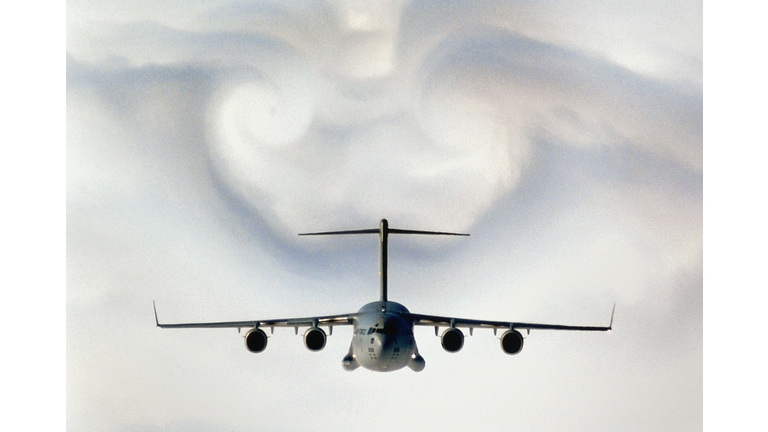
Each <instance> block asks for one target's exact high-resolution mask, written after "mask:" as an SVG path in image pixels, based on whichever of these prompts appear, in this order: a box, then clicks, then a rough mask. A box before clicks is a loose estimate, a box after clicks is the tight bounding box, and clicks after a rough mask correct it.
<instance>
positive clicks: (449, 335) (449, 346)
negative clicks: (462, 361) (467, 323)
mask: <svg viewBox="0 0 768 432" xmlns="http://www.w3.org/2000/svg"><path fill="white" fill-rule="evenodd" d="M440 343H441V344H442V345H443V349H445V350H446V351H448V352H452V353H455V352H459V351H460V350H461V348H462V347H463V346H464V333H462V332H461V330H459V329H457V328H454V327H451V328H448V329H446V330H445V331H444V332H443V335H442V336H440Z"/></svg>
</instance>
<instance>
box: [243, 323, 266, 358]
mask: <svg viewBox="0 0 768 432" xmlns="http://www.w3.org/2000/svg"><path fill="white" fill-rule="evenodd" d="M245 347H246V348H247V349H248V351H250V352H252V353H255V354H258V353H260V352H262V351H264V350H265V349H266V348H267V334H266V333H264V330H261V329H258V328H252V329H250V330H248V333H246V334H245Z"/></svg>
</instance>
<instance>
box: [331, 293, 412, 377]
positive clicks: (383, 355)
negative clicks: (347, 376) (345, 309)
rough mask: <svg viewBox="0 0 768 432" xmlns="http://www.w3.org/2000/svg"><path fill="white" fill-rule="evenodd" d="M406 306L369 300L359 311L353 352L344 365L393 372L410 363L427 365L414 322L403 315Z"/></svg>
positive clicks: (345, 359) (346, 367) (350, 349)
mask: <svg viewBox="0 0 768 432" xmlns="http://www.w3.org/2000/svg"><path fill="white" fill-rule="evenodd" d="M407 313H408V309H406V308H405V306H403V305H401V304H399V303H395V302H390V301H377V302H372V303H368V304H367V305H365V306H363V307H362V308H360V310H359V311H358V312H357V314H356V315H357V318H356V319H355V321H354V323H353V326H354V327H353V328H354V333H353V336H352V343H351V344H350V347H349V353H348V354H347V355H346V356H345V357H344V360H343V361H342V366H343V367H344V369H346V370H350V371H351V370H354V369H357V368H358V367H359V366H362V367H364V368H365V369H369V370H372V371H376V372H390V371H395V370H398V369H402V368H404V367H406V366H408V367H410V368H411V369H413V370H414V371H420V370H422V369H424V359H423V358H422V357H421V356H420V355H419V350H418V348H417V347H416V340H415V339H414V337H413V323H411V322H408V321H407V320H405V319H404V318H403V316H402V314H407Z"/></svg>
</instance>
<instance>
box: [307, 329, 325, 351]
mask: <svg viewBox="0 0 768 432" xmlns="http://www.w3.org/2000/svg"><path fill="white" fill-rule="evenodd" d="M326 339H327V337H326V336H325V331H323V329H321V328H318V327H310V328H308V329H307V331H306V332H305V333H304V346H305V347H307V349H308V350H310V351H320V350H321V349H323V348H325V340H326Z"/></svg>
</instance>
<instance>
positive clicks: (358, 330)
mask: <svg viewBox="0 0 768 432" xmlns="http://www.w3.org/2000/svg"><path fill="white" fill-rule="evenodd" d="M340 234H341V235H344V234H378V235H379V240H380V245H381V271H380V275H381V298H380V300H379V301H376V302H372V303H368V304H366V305H365V306H363V307H362V308H360V310H358V311H357V312H355V313H348V314H342V315H328V316H316V317H308V318H288V319H271V320H250V321H227V322H204V323H183V324H161V323H160V322H159V321H158V319H157V308H156V307H155V308H154V309H155V324H157V326H158V327H160V328H216V327H228V328H237V329H238V331H240V329H241V328H248V329H249V330H248V331H247V332H246V333H245V347H246V348H247V349H248V351H250V352H252V353H260V352H262V351H264V349H266V347H267V334H266V332H264V328H269V330H270V333H273V332H274V328H275V327H293V328H294V329H295V330H296V334H298V333H299V328H300V327H307V330H306V331H305V332H304V345H305V346H306V347H307V349H309V350H310V351H320V350H322V349H323V348H325V342H326V338H327V335H330V334H332V333H333V327H334V326H340V325H351V326H352V328H353V336H352V343H351V344H350V346H349V352H348V353H347V355H346V356H345V357H344V359H343V360H342V362H341V365H342V367H343V368H344V369H345V370H347V371H353V370H355V369H357V368H358V367H360V366H362V367H364V368H365V369H369V370H372V371H376V372H390V371H395V370H398V369H402V368H404V367H405V366H408V367H409V368H411V369H412V370H414V371H416V372H419V371H421V370H423V369H424V365H425V362H424V358H423V357H422V356H421V355H419V350H418V348H417V347H416V340H415V339H414V337H413V327H414V326H434V327H435V336H437V335H438V331H439V329H440V328H441V327H446V329H445V330H444V331H443V333H442V335H441V336H440V340H441V344H442V346H443V348H444V349H445V350H446V351H448V352H451V353H455V352H458V351H460V350H461V348H462V347H463V346H464V333H463V332H462V331H461V330H460V328H468V329H469V333H470V335H471V334H472V331H473V330H474V329H475V328H490V329H493V332H494V334H496V331H497V330H499V329H502V330H505V332H504V333H503V334H502V335H501V349H502V351H504V352H505V353H507V354H517V353H519V352H520V351H521V350H522V349H523V335H522V334H521V333H520V331H519V330H526V331H527V332H529V333H530V330H531V329H543V330H580V331H608V330H611V328H612V326H613V314H614V312H615V310H616V305H614V307H613V312H611V321H610V324H608V326H607V327H596V326H571V325H558V324H531V323H521V322H505V321H485V320H475V319H465V318H455V317H446V316H436V315H421V314H413V313H411V312H409V311H408V309H406V308H405V306H403V305H401V304H399V303H396V302H391V301H388V300H387V239H388V236H389V235H390V234H424V235H450V236H468V235H469V234H457V233H448V232H435V231H414V230H403V229H395V228H389V224H388V223H387V220H386V219H382V220H381V223H380V226H379V228H378V229H376V228H373V229H364V230H352V231H331V232H315V233H304V234H299V235H340ZM153 307H154V302H153ZM321 327H327V328H328V333H327V334H326V332H325V330H323V329H322V328H321Z"/></svg>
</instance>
